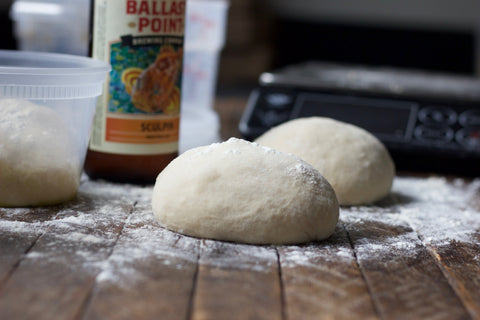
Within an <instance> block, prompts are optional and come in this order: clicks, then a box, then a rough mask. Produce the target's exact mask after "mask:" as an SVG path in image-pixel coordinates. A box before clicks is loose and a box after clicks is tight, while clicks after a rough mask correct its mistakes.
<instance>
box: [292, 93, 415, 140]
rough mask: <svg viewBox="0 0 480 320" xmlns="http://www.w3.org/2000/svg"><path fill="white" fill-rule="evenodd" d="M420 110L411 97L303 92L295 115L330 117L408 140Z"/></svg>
mask: <svg viewBox="0 0 480 320" xmlns="http://www.w3.org/2000/svg"><path fill="white" fill-rule="evenodd" d="M417 110H418V105H417V104H416V103H415V102H409V101H398V100H388V99H375V98H364V97H354V96H351V97H349V96H333V95H328V94H316V93H300V94H299V95H298V97H297V100H296V102H295V105H294V108H293V112H292V118H300V117H313V116H320V117H328V118H333V119H337V120H340V121H344V122H348V123H352V124H354V125H357V126H359V127H362V128H364V129H366V130H368V131H370V132H372V133H373V134H375V135H377V136H378V137H381V138H382V139H386V140H390V141H408V140H410V138H411V137H412V134H413V130H414V126H415V119H416V117H417Z"/></svg>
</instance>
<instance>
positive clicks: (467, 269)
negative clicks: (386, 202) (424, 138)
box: [393, 177, 480, 319]
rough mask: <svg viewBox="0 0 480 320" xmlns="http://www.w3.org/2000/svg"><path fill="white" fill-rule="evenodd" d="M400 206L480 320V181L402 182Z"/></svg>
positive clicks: (437, 180) (399, 187)
mask: <svg viewBox="0 0 480 320" xmlns="http://www.w3.org/2000/svg"><path fill="white" fill-rule="evenodd" d="M396 189H397V191H398V192H399V193H402V194H406V195H408V196H409V197H410V199H411V200H410V201H409V202H408V203H402V202H401V201H396V202H394V203H393V205H396V206H397V208H396V210H398V211H399V212H400V213H401V214H402V216H403V220H405V221H407V222H408V223H409V225H410V226H412V228H413V229H414V230H416V232H417V233H418V235H419V237H420V239H421V240H422V242H423V243H424V244H425V245H426V247H427V248H428V249H429V251H430V253H431V254H432V256H433V257H434V258H435V259H436V261H437V264H438V265H439V267H440V268H441V270H442V271H443V273H444V275H445V277H446V278H447V279H448V281H449V283H450V285H451V286H452V287H453V288H454V290H455V292H456V293H457V295H458V297H459V298H460V299H461V301H462V303H463V304H464V306H465V307H466V309H467V310H468V312H469V313H470V315H471V317H472V318H474V319H479V318H480V289H479V284H480V259H479V257H480V206H479V204H480V179H475V180H465V179H458V178H456V179H445V178H440V177H436V178H429V179H415V180H412V179H399V180H398V181H397V186H396Z"/></svg>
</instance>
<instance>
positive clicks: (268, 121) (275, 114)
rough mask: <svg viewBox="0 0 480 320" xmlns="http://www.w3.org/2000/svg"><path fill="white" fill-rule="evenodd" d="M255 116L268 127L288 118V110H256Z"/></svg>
mask: <svg viewBox="0 0 480 320" xmlns="http://www.w3.org/2000/svg"><path fill="white" fill-rule="evenodd" d="M257 116H258V118H259V119H260V121H261V122H262V123H263V125H264V126H266V127H268V128H270V127H273V126H276V125H277V124H280V123H282V122H285V121H287V120H289V118H290V111H277V110H265V111H260V110H259V111H257Z"/></svg>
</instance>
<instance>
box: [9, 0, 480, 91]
mask: <svg viewBox="0 0 480 320" xmlns="http://www.w3.org/2000/svg"><path fill="white" fill-rule="evenodd" d="M11 1H12V0H0V48H1V49H15V48H16V41H15V39H14V36H13V28H12V22H11V20H10V18H9V9H10V3H11ZM272 1H273V0H272ZM452 3H453V2H452ZM267 4H268V1H255V0H230V8H229V13H228V24H227V26H228V28H227V39H226V44H225V47H224V49H223V51H222V55H221V60H220V68H219V81H218V82H219V85H220V86H222V85H225V86H231V85H238V84H250V85H251V84H255V83H256V81H257V79H258V76H259V74H260V73H261V72H264V71H269V70H272V69H275V68H278V67H281V66H284V65H288V64H291V63H296V62H301V61H304V60H324V61H331V62H348V63H360V64H365V65H381V66H396V67H406V68H415V69H424V70H435V71H442V72H449V73H457V74H467V75H468V74H474V73H475V34H474V30H455V29H452V30H449V29H448V28H430V27H425V26H419V27H417V26H416V25H414V24H413V25H409V26H408V27H402V26H386V25H375V24H374V23H371V24H364V23H363V24H362V23H357V22H355V21H348V20H343V21H324V20H321V19H318V20H316V21H311V20H303V19H292V18H291V17H284V16H281V15H279V14H277V13H276V12H275V10H272V8H271V7H270V6H268V5H267ZM432 9H433V8H432ZM479 16H480V14H479ZM479 23H480V18H479Z"/></svg>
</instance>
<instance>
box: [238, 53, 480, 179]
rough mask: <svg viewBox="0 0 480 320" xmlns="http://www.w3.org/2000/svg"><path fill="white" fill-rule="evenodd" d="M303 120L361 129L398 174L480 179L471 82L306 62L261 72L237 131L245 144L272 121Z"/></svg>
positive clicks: (475, 94) (478, 99)
mask: <svg viewBox="0 0 480 320" xmlns="http://www.w3.org/2000/svg"><path fill="white" fill-rule="evenodd" d="M311 116H321V117H329V118H334V119H337V120H341V121H344V122H349V123H352V124H355V125H357V126H359V127H362V128H364V129H366V130H368V131H369V132H371V133H372V134H374V135H375V136H376V137H377V138H379V139H380V140H381V141H382V142H383V143H384V144H385V146H386V147H387V148H388V149H389V151H390V153H391V154H392V157H393V158H394V161H395V164H396V166H397V168H398V169H399V170H414V171H428V172H441V173H454V174H463V175H468V176H477V175H479V174H480V80H478V79H476V78H472V77H461V76H453V75H444V74H435V73H426V72H419V71H409V70H398V69H387V68H368V67H362V66H346V65H337V64H329V63H321V62H306V63H303V64H299V65H293V66H289V67H286V68H284V69H281V70H278V71H274V72H267V73H263V74H262V75H261V76H260V79H259V86H258V87H257V88H256V89H255V90H253V92H252V93H251V95H250V98H249V101H248V104H247V107H246V109H245V112H244V114H243V117H242V119H241V121H240V124H239V129H240V132H241V134H242V135H243V136H244V137H245V138H246V139H248V140H253V139H255V138H256V137H258V136H259V135H261V134H262V133H263V132H265V131H266V130H268V129H269V128H271V127H273V126H276V125H278V124H280V123H283V122H285V121H288V120H291V119H295V118H300V117H311ZM325 139H328V137H325ZM346 147H348V146H346Z"/></svg>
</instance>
